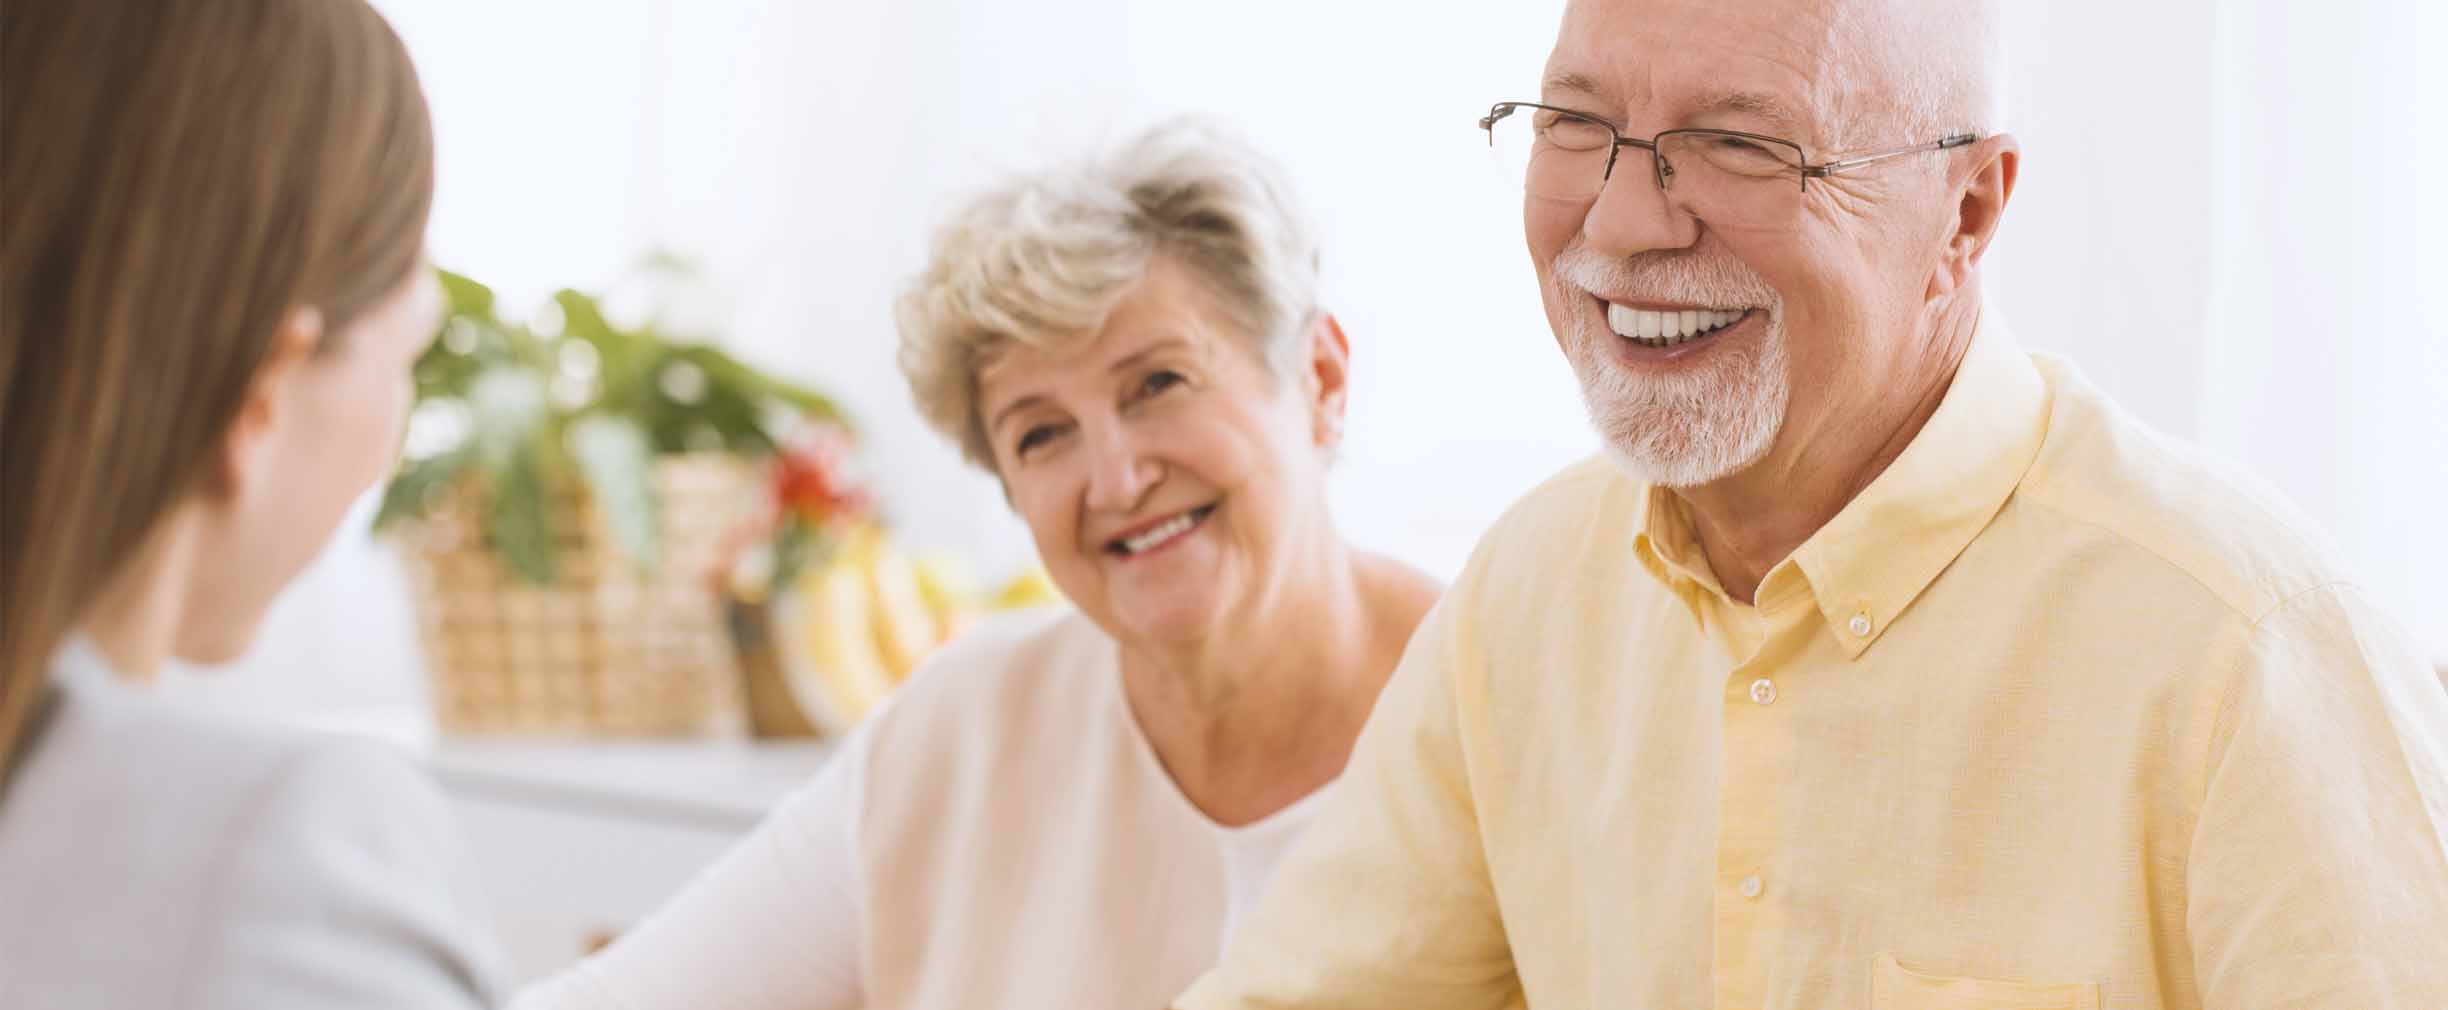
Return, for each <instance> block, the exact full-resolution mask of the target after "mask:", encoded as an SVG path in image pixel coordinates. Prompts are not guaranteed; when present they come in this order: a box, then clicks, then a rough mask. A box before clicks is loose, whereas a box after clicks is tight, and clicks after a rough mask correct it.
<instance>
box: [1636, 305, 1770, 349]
mask: <svg viewBox="0 0 2448 1010" xmlns="http://www.w3.org/2000/svg"><path fill="white" fill-rule="evenodd" d="M1743 315H1744V314H1743V313H1742V312H1740V311H1733V312H1719V311H1715V310H1710V309H1684V310H1682V311H1680V312H1653V311H1650V310H1648V309H1634V308H1626V307H1624V306H1621V305H1617V304H1615V303H1613V302H1608V303H1607V326H1609V327H1610V328H1612V329H1614V331H1615V335H1616V336H1619V337H1625V338H1629V339H1632V340H1637V341H1640V342H1641V343H1644V344H1647V345H1649V346H1651V347H1673V346H1674V345H1676V344H1680V343H1682V342H1684V341H1686V340H1692V339H1695V338H1697V337H1701V336H1705V335H1707V334H1708V333H1710V332H1712V331H1715V330H1719V329H1723V328H1725V327H1728V326H1732V325H1734V321H1735V320H1738V319H1741V318H1742V317H1743Z"/></svg>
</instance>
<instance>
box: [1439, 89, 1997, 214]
mask: <svg viewBox="0 0 2448 1010" xmlns="http://www.w3.org/2000/svg"><path fill="white" fill-rule="evenodd" d="M1523 109H1544V110H1546V111H1548V112H1553V113H1556V114H1557V115H1562V116H1570V117H1572V118H1574V119H1578V120H1581V121H1582V122H1585V123H1590V124H1593V125H1596V126H1602V127H1605V128H1606V131H1607V135H1608V136H1611V137H1613V138H1615V142H1614V143H1613V144H1612V145H1610V146H1608V148H1607V164H1606V173H1605V174H1603V175H1600V176H1599V177H1598V184H1599V186H1601V187H1604V186H1605V185H1606V183H1607V181H1608V180H1610V179H1613V178H1615V156H1616V155H1617V154H1619V153H1621V152H1622V151H1623V149H1624V148H1627V147H1637V148H1640V149H1642V150H1645V151H1648V152H1649V164H1650V167H1651V169H1653V170H1654V171H1655V173H1656V175H1657V184H1658V189H1660V190H1664V189H1665V188H1666V181H1667V180H1668V179H1671V178H1673V177H1674V166H1672V165H1669V164H1667V163H1666V159H1665V158H1664V157H1662V156H1660V155H1659V154H1658V141H1661V140H1664V139H1666V138H1667V137H1674V136H1714V137H1740V138H1742V139H1744V140H1751V141H1758V142H1761V143H1767V144H1775V145H1777V146H1779V147H1783V148H1785V149H1787V150H1790V151H1792V152H1793V153H1794V157H1793V166H1794V168H1795V169H1796V170H1797V172H1798V175H1799V178H1798V179H1797V180H1796V184H1797V185H1800V186H1801V187H1802V188H1803V189H1804V190H1808V189H1809V188H1810V181H1811V180H1812V179H1827V178H1832V177H1834V176H1836V175H1839V174H1841V173H1844V172H1849V171H1851V170H1853V169H1856V168H1860V167H1862V166H1863V165H1868V164H1872V163H1874V162H1881V161H1886V160H1887V159H1889V158H1901V157H1903V156H1905V155H1907V154H1920V153H1921V152H1923V151H1944V150H1948V149H1950V148H1956V147H1962V146H1964V145H1966V144H1971V143H1975V142H1977V141H1979V140H1980V139H1981V138H1980V134H1977V133H1957V134H1952V135H1949V136H1945V137H1940V138H1938V139H1937V140H1932V141H1927V142H1924V143H1919V144H1913V145H1910V146H1906V147H1898V148H1894V149H1891V150H1886V151H1877V152H1873V153H1870V154H1863V155H1857V156H1854V157H1851V158H1839V159H1837V160H1835V161H1829V162H1822V163H1820V164H1817V165H1813V164H1811V163H1810V157H1809V155H1807V154H1805V153H1804V152H1803V150H1802V145H1800V144H1797V143H1794V142H1793V141H1790V140H1787V139H1785V138H1783V137H1771V136H1768V135H1766V134H1761V133H1745V132H1743V131H1741V130H1712V129H1707V128H1702V127H1693V128H1687V129H1679V130H1667V131H1665V132H1662V133H1660V134H1658V135H1657V136H1655V137H1651V138H1649V139H1647V140H1641V139H1639V138H1636V137H1627V136H1624V135H1623V132H1622V131H1620V130H1617V129H1616V128H1615V124H1613V123H1610V122H1607V121H1606V120H1603V119H1600V118H1598V117H1596V116H1593V115H1590V114H1589V113H1586V112H1579V111H1576V110H1573V109H1567V108H1563V107H1561V106H1555V105H1541V104H1539V103H1537V102H1498V103H1496V104H1495V105H1492V106H1489V107H1488V113H1487V115H1484V116H1481V117H1479V128H1480V129H1482V130H1485V131H1487V135H1488V145H1489V146H1491V147H1493V146H1495V144H1496V124H1497V123H1498V122H1500V121H1502V120H1503V119H1504V118H1505V117H1507V116H1511V115H1512V114H1514V113H1515V112H1518V111H1521V110H1523ZM1590 195H1592V196H1596V195H1597V194H1596V193H1592V194H1590Z"/></svg>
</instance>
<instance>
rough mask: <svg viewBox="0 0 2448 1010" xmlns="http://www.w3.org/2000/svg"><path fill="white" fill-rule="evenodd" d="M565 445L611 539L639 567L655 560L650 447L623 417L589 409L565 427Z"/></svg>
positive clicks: (657, 533) (657, 539)
mask: <svg viewBox="0 0 2448 1010" xmlns="http://www.w3.org/2000/svg"><path fill="white" fill-rule="evenodd" d="M569 450H570V455H571V457H572V458H573V459H574V460H575V461H576V463H577V464H578V473H579V475H580V476H581V477H583V478H585V480H586V484H587V490H588V491H590V492H592V493H593V494H594V496H595V504H596V506H597V507H598V508H600V509H602V510H603V514H604V519H605V521H606V523H608V524H609V525H610V526H611V528H612V538H613V540H614V542H616V543H618V544H620V546H621V549H622V550H623V551H626V552H628V554H629V557H630V558H631V559H632V560H634V561H636V562H637V563H638V564H639V565H640V566H642V567H645V568H648V569H652V568H653V567H654V566H655V564H656V563H657V561H658V560H659V557H660V553H661V549H662V542H661V529H662V527H661V524H660V522H659V521H658V520H659V518H660V510H659V508H658V507H657V502H656V500H655V489H654V447H653V446H651V445H649V444H648V443H647V439H646V431H645V429H643V428H640V427H638V425H637V423H636V422H634V421H631V420H629V419H627V418H621V417H611V416H608V415H604V414H592V415H589V416H587V417H585V418H582V419H580V420H579V421H578V423H577V424H576V425H574V426H572V427H571V428H570V432H569Z"/></svg>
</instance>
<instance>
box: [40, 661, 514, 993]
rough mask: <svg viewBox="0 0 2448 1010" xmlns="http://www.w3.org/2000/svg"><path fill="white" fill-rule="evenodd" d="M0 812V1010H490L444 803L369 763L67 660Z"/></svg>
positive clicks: (343, 744) (482, 957)
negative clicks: (186, 706) (190, 707)
mask: <svg viewBox="0 0 2448 1010" xmlns="http://www.w3.org/2000/svg"><path fill="white" fill-rule="evenodd" d="M52 675H53V682H54V683H55V684H56V685H57V686H58V687H59V689H60V692H61V693H60V697H59V702H58V707H57V708H56V709H55V710H54V711H53V712H52V714H51V717H50V718H49V720H48V722H47V724H46V725H45V726H43V728H42V729H41V731H40V732H41V735H40V736H39V737H38V738H36V739H35V740H34V741H33V746H32V748H31V749H30V750H29V751H28V752H27V754H26V759H25V761H24V763H23V764H22V765H21V766H19V767H18V768H17V769H16V771H15V774H14V776H13V777H12V778H11V780H10V782H9V784H8V792H7V794H6V796H5V798H0V1007H10V1008H15V1007H29V1008H30V1007H42V1008H45V1010H104V1008H110V1010H124V1008H132V1007H174V1006H175V1007H180V1008H183V1010H239V1008H244V1010H304V1008H308V1007H316V1008H321V1007H337V1006H347V1007H364V1008H381V1007H400V1008H408V1007H418V1008H450V1007H479V1006H486V1005H489V1004H490V1002H491V1000H492V999H493V998H494V995H495V988H494V986H495V979H497V978H498V977H499V976H498V972H497V970H496V962H495V960H494V958H493V956H492V952H491V949H490V947H489V946H488V945H487V944H485V943H483V942H481V941H482V940H483V938H484V936H485V933H484V931H483V930H482V929H481V927H480V926H479V925H478V924H479V923H480V922H481V918H480V917H479V916H478V915H477V914H476V913H475V912H474V910H475V909H476V908H478V907H479V905H478V903H477V902H476V901H475V900H474V894H475V892H474V890H473V888H472V887H471V886H468V882H469V880H470V878H469V876H468V875H467V874H466V873H465V872H463V869H464V868H465V867H466V865H467V864H466V862H465V860H464V858H463V855H462V851H461V849H460V847H459V844H458V841H457V839H456V837H455V834H454V830H453V828H452V826H451V823H450V818H449V816H448V813H449V812H448V809H447V808H446V806H445V801H444V800H443V798H442V795H441V793H440V792H439V791H438V790H436V789H435V788H434V786H433V784H432V783H431V782H430V781H428V780H427V779H426V778H425V777H424V776H423V774H422V773H420V772H419V771H417V770H416V768H415V767H414V766H413V765H411V764H410V763H409V762H408V761H407V760H406V759H405V758H403V757H401V756H399V755H397V754H394V753H391V752H389V751H388V750H386V749H384V748H382V747H380V746H378V745H375V744H371V743H367V742H363V741H355V740H347V739H343V738H340V737H336V736H332V737H325V736H317V735H310V734H302V733H278V732H273V731H269V730H264V729H256V728H251V727H246V726H241V725H237V724H234V723H224V722H220V721H216V720H212V719H209V718H204V717H200V716H197V715H195V714H193V713H189V712H185V711H181V710H178V709H176V708H173V707H171V706H170V705H168V704H166V703H164V702H162V701H160V700H158V699H155V698H152V697H149V696H146V695H144V694H143V693H141V692H139V691H136V690H134V689H131V688H130V687H128V686H126V685H124V684H123V683H122V682H121V681H120V679H119V678H118V676H117V675H116V674H114V673H112V672H111V671H110V670H109V668H108V667H107V666H106V665H105V664H104V662H103V660H102V659H101V657H100V656H99V655H98V654H96V653H94V652H93V651H92V649H91V648H89V647H87V646H85V645H84V644H83V643H81V642H78V643H71V644H70V645H69V646H68V647H67V648H65V649H63V650H62V651H61V654H60V656H59V657H58V658H57V659H56V660H55V661H54V663H53V671H52Z"/></svg>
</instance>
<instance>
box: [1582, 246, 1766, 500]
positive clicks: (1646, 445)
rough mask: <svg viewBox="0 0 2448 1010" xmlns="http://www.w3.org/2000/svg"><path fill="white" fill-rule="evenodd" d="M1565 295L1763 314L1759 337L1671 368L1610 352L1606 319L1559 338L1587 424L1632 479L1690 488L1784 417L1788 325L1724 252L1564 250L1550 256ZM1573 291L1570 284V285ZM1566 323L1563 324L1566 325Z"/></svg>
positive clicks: (1729, 467) (1752, 456)
mask: <svg viewBox="0 0 2448 1010" xmlns="http://www.w3.org/2000/svg"><path fill="white" fill-rule="evenodd" d="M1556 279H1557V281H1558V282H1560V284H1559V287H1560V288H1561V290H1562V297H1564V298H1565V299H1567V300H1568V302H1569V301H1570V300H1577V299H1582V298H1586V297H1588V295H1587V294H1586V292H1587V291H1592V290H1624V291H1636V292H1639V293H1642V294H1646V295H1649V296H1651V297H1657V298H1661V299H1663V300H1666V301H1673V302H1685V303H1691V304H1710V305H1751V306H1755V307H1757V308H1758V309H1760V310H1762V311H1763V314H1765V315H1766V316H1767V317H1768V318H1767V326H1766V330H1765V332H1764V333H1763V334H1762V335H1761V336H1760V338H1759V341H1758V342H1757V343H1754V344H1750V345H1746V346H1742V347H1734V346H1727V347H1712V348H1706V349H1704V350H1703V351H1702V352H1701V353H1702V354H1703V355H1705V356H1706V358H1707V360H1706V361H1705V363H1703V364H1701V365H1700V366H1699V367H1696V368H1685V369H1680V370H1678V371H1676V372H1675V373H1673V374H1671V375H1664V376H1643V375H1636V374H1634V373H1631V372H1628V371H1626V370H1625V368H1624V367H1623V366H1622V365H1621V364H1620V363H1618V362H1616V361H1615V360H1613V359H1614V355H1615V344H1614V341H1617V340H1621V339H1623V338H1621V337H1618V336H1615V335H1614V334H1613V333H1612V332H1611V331H1610V330H1609V329H1608V328H1607V326H1606V324H1605V321H1604V319H1600V320H1597V325H1596V326H1594V327H1576V329H1580V330H1581V332H1580V333H1576V334H1573V335H1572V336H1570V337H1568V338H1567V339H1566V340H1565V341H1564V343H1565V345H1566V346H1567V347H1568V348H1570V350H1569V351H1568V352H1567V353H1566V355H1565V357H1566V358H1568V359H1569V360H1570V361H1571V362H1572V366H1573V372H1574V373H1575V374H1576V375H1578V376H1579V377H1580V379H1581V399H1582V402H1583V403H1585V404H1586V405H1587V406H1588V407H1589V416H1590V426H1591V427H1592V428H1595V429H1596V430H1597V432H1598V437H1599V439H1600V440H1601V441H1602V442H1603V443H1604V444H1605V446H1606V450H1607V454H1608V455H1610V456H1612V457H1614V459H1615V461H1616V463H1617V464H1618V465H1620V466H1622V467H1623V468H1624V470H1625V471H1626V472H1627V473H1630V474H1631V475H1632V476H1633V477H1634V478H1636V479H1639V480H1644V481H1648V482H1650V483H1653V484H1661V485H1664V486H1666V487H1675V488H1684V487H1695V486H1698V485H1701V484H1707V483H1709V482H1711V481H1715V480H1718V479H1720V478H1723V477H1725V476H1727V475H1730V474H1732V473H1735V472H1736V471H1739V470H1741V469H1743V468H1744V467H1747V466H1750V465H1751V464H1753V463H1756V462H1759V460H1760V458H1761V457H1763V456H1766V455H1767V454H1768V449H1769V446H1771V445H1773V444H1774V443H1775V442H1776V437H1777V432H1778V430H1779V429H1781V428H1783V427H1784V424H1785V406H1786V403H1787V402H1788V401H1789V400H1790V399H1791V394H1792V388H1791V386H1790V384H1789V382H1788V379H1787V376H1786V370H1785V323H1784V320H1783V318H1782V316H1783V314H1784V313H1783V311H1782V309H1781V308H1780V307H1779V304H1778V303H1779V299H1778V298H1777V295H1776V292H1775V290H1774V289H1773V288H1770V287H1769V286H1768V285H1767V282H1766V281H1764V280H1762V279H1760V277H1759V275H1758V274H1756V273H1753V272H1751V270H1750V269H1749V268H1748V267H1746V266H1744V265H1742V264H1741V263H1739V262H1737V261H1734V260H1731V259H1730V258H1721V257H1708V258H1695V257H1689V256H1684V255H1675V256H1661V255H1655V254H1652V255H1651V256H1648V257H1643V258H1640V259H1636V260H1630V261H1616V260H1607V259H1603V258H1600V257H1598V256H1596V255H1593V254H1591V253H1590V252H1589V251H1588V250H1587V249H1585V248H1580V247H1576V248H1573V249H1570V250H1567V251H1566V252H1565V253H1564V255H1562V256H1561V257H1559V258H1558V260H1557V263H1556ZM1576 289H1577V290H1576ZM1568 325H1569V324H1568Z"/></svg>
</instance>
